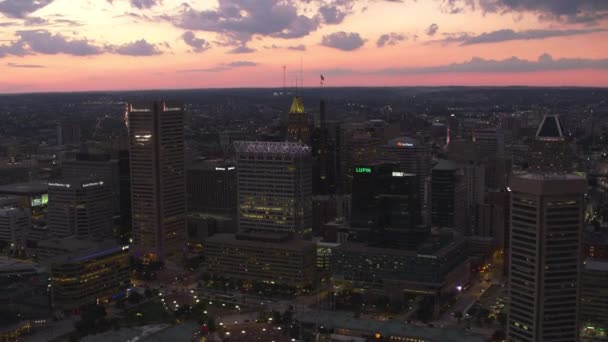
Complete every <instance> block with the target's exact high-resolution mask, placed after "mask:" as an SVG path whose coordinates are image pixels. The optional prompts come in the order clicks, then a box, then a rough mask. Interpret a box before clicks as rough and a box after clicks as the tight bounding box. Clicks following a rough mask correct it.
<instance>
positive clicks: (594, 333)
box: [579, 259, 608, 342]
mask: <svg viewBox="0 0 608 342" xmlns="http://www.w3.org/2000/svg"><path fill="white" fill-rule="evenodd" d="M606 279H608V260H605V259H604V260H593V259H589V260H586V261H585V263H584V266H583V269H582V274H581V290H580V298H581V301H580V311H581V313H580V320H579V321H580V329H581V332H580V341H581V342H599V341H608V284H606Z"/></svg>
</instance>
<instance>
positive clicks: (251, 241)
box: [205, 233, 316, 288]
mask: <svg viewBox="0 0 608 342" xmlns="http://www.w3.org/2000/svg"><path fill="white" fill-rule="evenodd" d="M205 260H206V264H207V270H208V271H209V272H210V273H212V274H215V275H219V276H222V277H226V278H234V279H241V280H249V281H256V282H264V283H268V284H277V285H287V286H292V287H296V288H304V287H314V286H315V284H316V271H315V267H316V245H315V244H314V243H313V242H309V241H303V240H295V239H289V238H288V237H287V235H285V234H274V233H270V234H265V237H262V236H260V235H259V234H258V235H255V236H248V235H247V234H239V235H233V234H217V235H214V236H212V237H210V238H209V239H207V241H206V243H205Z"/></svg>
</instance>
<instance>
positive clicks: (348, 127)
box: [336, 121, 386, 193]
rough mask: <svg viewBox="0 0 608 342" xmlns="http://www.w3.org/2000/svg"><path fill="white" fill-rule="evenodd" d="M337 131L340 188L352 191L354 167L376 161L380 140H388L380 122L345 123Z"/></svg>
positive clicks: (348, 191) (342, 190)
mask: <svg viewBox="0 0 608 342" xmlns="http://www.w3.org/2000/svg"><path fill="white" fill-rule="evenodd" d="M382 122H383V121H382ZM336 133H337V134H336V135H337V136H336V139H337V149H338V151H337V159H338V170H339V173H338V177H339V178H340V181H341V182H340V183H341V184H340V189H341V192H342V193H350V192H351V191H352V188H351V186H352V181H353V177H354V175H353V170H354V168H355V167H356V166H358V165H369V164H371V163H373V162H375V161H376V157H377V151H378V147H379V145H380V142H381V141H386V140H383V139H384V132H383V130H382V126H381V125H380V123H375V124H371V123H370V122H366V123H350V124H344V125H340V126H339V127H338V128H337V132H336Z"/></svg>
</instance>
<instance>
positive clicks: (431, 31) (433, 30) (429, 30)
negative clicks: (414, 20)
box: [426, 23, 439, 36]
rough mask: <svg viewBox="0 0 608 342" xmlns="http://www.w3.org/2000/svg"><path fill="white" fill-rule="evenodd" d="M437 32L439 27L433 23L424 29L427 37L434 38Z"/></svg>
mask: <svg viewBox="0 0 608 342" xmlns="http://www.w3.org/2000/svg"><path fill="white" fill-rule="evenodd" d="M438 30H439V25H437V24H435V23H433V24H431V25H429V27H428V28H427V29H426V34H427V35H428V36H434V35H435V33H437V31H438Z"/></svg>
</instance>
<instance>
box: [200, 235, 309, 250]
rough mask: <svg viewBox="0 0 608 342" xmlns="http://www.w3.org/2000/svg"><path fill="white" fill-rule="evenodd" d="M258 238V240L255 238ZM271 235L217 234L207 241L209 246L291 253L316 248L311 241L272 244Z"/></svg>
mask: <svg viewBox="0 0 608 342" xmlns="http://www.w3.org/2000/svg"><path fill="white" fill-rule="evenodd" d="M256 236H257V237H258V239H256V238H255V237H256ZM271 239H272V236H271V235H268V234H267V235H264V234H241V233H239V234H238V237H237V235H235V234H215V235H213V236H211V237H209V238H208V239H207V240H206V243H207V244H210V245H216V244H218V243H223V244H229V245H237V246H243V247H252V248H256V249H261V250H264V249H284V250H290V251H304V250H307V249H309V248H311V247H313V246H314V243H312V242H311V241H305V240H298V239H285V240H280V241H277V242H270V241H271Z"/></svg>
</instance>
